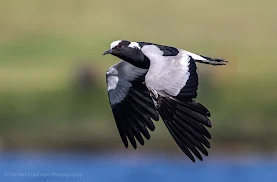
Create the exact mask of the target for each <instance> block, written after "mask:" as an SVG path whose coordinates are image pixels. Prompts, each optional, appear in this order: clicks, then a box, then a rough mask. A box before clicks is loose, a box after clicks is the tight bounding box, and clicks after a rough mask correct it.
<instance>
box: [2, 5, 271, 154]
mask: <svg viewBox="0 0 277 182" xmlns="http://www.w3.org/2000/svg"><path fill="white" fill-rule="evenodd" d="M276 6H277V2H276V1H273V0H267V1H258V0H251V1H250V0H245V1H239V0H233V1H229V0H210V1H201V2H199V1H181V0H180V1H177V0H176V1H158V0H152V1H146V0H140V1H110V0H109V1H108V0H102V1H91V0H67V1H66V0H55V1H54V0H47V1H46V0H22V1H20V0H1V1H0V148H1V149H2V150H9V149H16V150H19V149H20V150H25V149H26V150H27V149H35V150H58V151H60V150H81V151H104V150H109V151H116V150H120V149H124V146H123V144H122V143H121V140H120V137H119V135H118V131H117V128H116V125H115V122H114V120H113V116H112V112H111V109H110V105H109V102H108V96H107V89H106V80H105V73H106V70H107V69H108V68H109V67H110V66H111V65H113V64H115V63H116V62H117V61H118V59H117V58H115V57H112V56H105V57H103V56H102V53H103V52H104V51H105V50H106V49H108V48H109V45H110V43H111V42H112V41H114V40H118V39H126V40H130V41H147V42H154V43H158V44H164V45H172V46H175V47H179V48H183V49H185V50H188V51H191V52H194V53H199V54H202V55H206V56H210V57H224V58H226V59H228V60H229V61H230V63H229V64H228V65H227V66H222V67H213V66H209V65H200V64H198V73H199V76H200V86H199V97H198V99H197V100H198V101H199V102H201V103H202V104H203V105H205V106H206V107H208V108H209V110H210V111H211V113H212V117H211V120H212V123H213V128H212V129H211V130H210V131H211V133H212V151H213V153H216V152H223V151H228V152H229V153H235V154H236V153H239V152H248V151H251V152H274V151H276V149H277V147H276V146H277V140H275V138H277V132H276V131H277V120H276V111H277V94H276V91H277V85H276V84H277V73H276V70H275V69H276V65H277V62H276V61H277V60H276V58H277V56H276V50H277V36H276V33H277V24H276V22H277V16H276V15H277V14H276ZM155 124H156V126H157V127H156V131H155V132H152V135H151V140H150V141H148V142H147V143H146V145H145V146H144V147H139V148H140V150H141V151H142V150H164V151H171V152H172V151H176V152H180V153H181V151H180V150H179V149H178V146H177V145H176V144H175V142H174V141H173V139H172V138H171V136H170V134H169V133H168V131H167V130H166V128H165V126H164V125H163V123H162V121H159V122H155ZM129 150H131V149H129Z"/></svg>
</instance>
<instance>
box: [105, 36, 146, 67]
mask: <svg viewBox="0 0 277 182" xmlns="http://www.w3.org/2000/svg"><path fill="white" fill-rule="evenodd" d="M106 54H111V55H113V56H116V57H118V58H120V59H122V60H124V61H127V62H129V63H131V64H133V65H134V66H137V67H140V68H147V69H148V68H149V64H150V63H149V60H148V58H146V57H145V55H144V54H143V53H142V52H141V46H140V45H139V43H138V42H130V41H127V40H117V41H114V42H112V43H111V45H110V49H109V50H107V51H105V52H104V53H103V55H106Z"/></svg>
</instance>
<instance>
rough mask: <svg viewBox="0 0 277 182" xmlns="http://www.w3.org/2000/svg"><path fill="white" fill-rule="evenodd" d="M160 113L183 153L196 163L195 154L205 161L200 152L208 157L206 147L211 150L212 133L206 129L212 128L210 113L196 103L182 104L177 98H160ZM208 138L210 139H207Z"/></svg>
mask: <svg viewBox="0 0 277 182" xmlns="http://www.w3.org/2000/svg"><path fill="white" fill-rule="evenodd" d="M158 112H159V114H160V116H161V117H162V119H163V121H164V123H165V125H166V127H167V129H168V130H169V132H170V134H171V135H172V137H173V138H174V140H175V141H176V143H177V144H178V146H179V147H180V148H181V149H182V151H183V152H184V153H185V154H186V155H187V156H188V157H189V158H190V159H191V160H192V161H193V162H195V159H194V156H193V155H192V154H194V155H195V156H196V157H197V158H198V159H199V160H201V161H202V160H203V158H202V156H201V154H200V152H201V153H202V154H204V155H206V156H208V151H207V149H206V148H205V147H207V148H210V143H209V141H208V139H210V138H211V135H210V133H209V132H208V130H207V129H206V128H205V127H204V126H206V127H211V122H210V120H209V119H208V118H207V117H209V116H210V112H209V111H208V110H207V109H206V108H205V107H204V106H203V105H201V104H200V103H197V102H195V101H186V102H184V103H182V102H180V101H179V100H177V99H176V98H168V97H160V98H159V105H158ZM207 138H208V139H207Z"/></svg>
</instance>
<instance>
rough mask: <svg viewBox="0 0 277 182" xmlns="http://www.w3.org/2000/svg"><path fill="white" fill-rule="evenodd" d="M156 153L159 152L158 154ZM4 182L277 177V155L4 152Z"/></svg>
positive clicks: (240, 181)
mask: <svg viewBox="0 0 277 182" xmlns="http://www.w3.org/2000/svg"><path fill="white" fill-rule="evenodd" d="M154 156H155V157H154ZM0 181H1V182H11V181H20V182H33V181H42V182H63V181H66V182H71V181H72V182H73V181H74V182H75V181H84V182H94V181H95V182H98V181H100V182H148V181H151V182H156V181H158V182H178V181H181V182H185V181H188V182H204V181H206V182H208V181H212V182H247V181H251V182H277V160H276V159H275V160H274V159H273V158H262V157H257V158H253V159H251V158H250V159H247V160H240V159H239V160H231V159H226V158H222V157H214V159H209V160H205V161H204V162H197V163H192V162H189V161H188V160H185V159H177V158H170V157H168V156H167V157H166V156H157V155H148V156H140V157H130V156H124V155H116V156H111V155H101V156H96V155H84V154H79V155H77V154H74V155H73V154H34V153H0Z"/></svg>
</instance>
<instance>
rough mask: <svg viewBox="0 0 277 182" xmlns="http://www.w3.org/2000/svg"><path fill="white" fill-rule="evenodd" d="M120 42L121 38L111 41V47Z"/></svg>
mask: <svg viewBox="0 0 277 182" xmlns="http://www.w3.org/2000/svg"><path fill="white" fill-rule="evenodd" d="M120 42H121V40H116V41H113V42H112V43H111V49H112V48H114V47H116V46H117V45H118V44H119V43H120Z"/></svg>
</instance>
